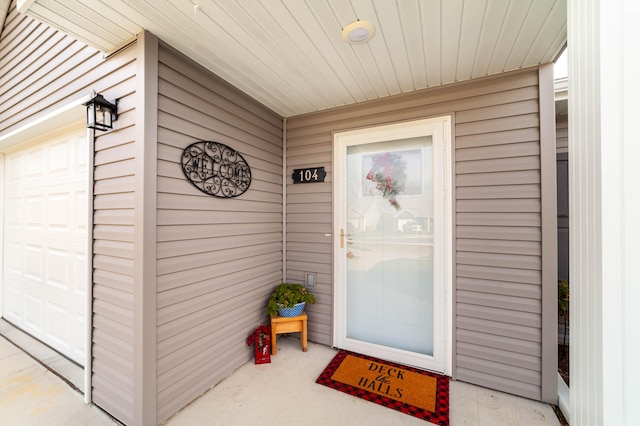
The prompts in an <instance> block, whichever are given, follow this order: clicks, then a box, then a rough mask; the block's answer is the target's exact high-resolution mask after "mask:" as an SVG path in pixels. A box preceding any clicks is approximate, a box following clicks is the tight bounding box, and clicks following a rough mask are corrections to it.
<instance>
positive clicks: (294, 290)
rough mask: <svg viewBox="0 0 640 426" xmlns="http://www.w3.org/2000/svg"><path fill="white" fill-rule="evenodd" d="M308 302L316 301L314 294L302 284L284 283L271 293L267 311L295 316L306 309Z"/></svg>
mask: <svg viewBox="0 0 640 426" xmlns="http://www.w3.org/2000/svg"><path fill="white" fill-rule="evenodd" d="M306 303H311V304H313V303H316V299H315V297H314V296H313V294H311V293H309V291H307V289H306V287H305V286H303V285H302V284H290V283H282V284H280V285H278V287H276V289H275V291H274V292H273V293H271V297H270V298H269V304H268V305H267V311H268V313H269V315H276V314H278V315H280V316H281V317H295V316H298V315H300V313H302V311H303V310H304V306H305V304H306Z"/></svg>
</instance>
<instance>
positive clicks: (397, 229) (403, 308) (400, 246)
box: [345, 136, 434, 356]
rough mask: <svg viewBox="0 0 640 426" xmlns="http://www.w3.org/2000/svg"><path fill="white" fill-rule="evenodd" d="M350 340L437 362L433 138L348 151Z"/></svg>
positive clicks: (393, 142) (349, 148)
mask: <svg viewBox="0 0 640 426" xmlns="http://www.w3.org/2000/svg"><path fill="white" fill-rule="evenodd" d="M347 185H348V187H347V205H346V208H347V211H346V218H347V229H346V231H345V233H346V234H347V235H346V244H347V245H346V250H347V309H346V312H347V321H346V337H347V338H349V339H355V340H359V341H363V342H368V343H373V344H377V345H382V346H387V347H391V348H395V349H401V350H406V351H410V352H415V353H419V354H424V355H429V356H431V355H433V345H434V344H433V340H434V336H433V329H434V315H433V253H434V251H433V241H434V240H433V226H434V224H433V216H434V214H433V149H432V139H431V136H423V137H416V138H408V139H402V140H393V141H385V142H376V143H368V144H360V145H351V146H348V147H347Z"/></svg>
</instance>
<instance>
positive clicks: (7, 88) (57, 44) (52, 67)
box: [0, 2, 136, 424]
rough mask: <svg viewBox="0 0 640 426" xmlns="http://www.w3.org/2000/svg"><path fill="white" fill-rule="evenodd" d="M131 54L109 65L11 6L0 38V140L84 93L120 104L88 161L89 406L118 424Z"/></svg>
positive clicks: (129, 322) (128, 266) (129, 275)
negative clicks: (91, 193)
mask: <svg viewBox="0 0 640 426" xmlns="http://www.w3.org/2000/svg"><path fill="white" fill-rule="evenodd" d="M135 63H136V57H135V49H133V48H129V49H126V50H124V51H122V52H120V53H118V54H117V55H114V56H113V57H111V58H109V59H105V58H104V57H103V54H102V53H100V52H98V51H96V50H94V49H92V48H90V47H87V46H85V45H84V44H82V43H79V42H77V41H75V40H73V39H72V38H70V37H68V36H65V35H63V34H62V33H60V32H58V31H56V30H54V29H52V28H50V27H48V26H47V25H45V24H42V23H39V22H38V21H36V20H34V19H32V18H29V17H26V16H25V15H21V14H19V13H17V11H16V9H15V2H12V5H11V8H10V12H9V15H8V16H7V20H6V22H5V27H4V30H3V31H2V38H1V40H0V134H3V133H6V132H10V131H11V130H14V129H16V128H19V127H21V126H23V125H25V124H27V123H29V122H31V121H33V120H35V119H38V118H39V117H41V116H44V115H46V114H48V113H50V112H51V111H53V110H55V109H57V108H60V107H61V106H64V105H67V104H69V103H70V102H73V101H74V100H76V99H80V98H82V97H84V96H88V95H89V93H90V92H91V90H92V89H95V90H96V91H98V92H100V93H102V94H103V95H104V96H105V97H106V98H107V99H114V98H116V97H118V98H120V103H119V112H120V116H119V118H118V121H117V122H116V123H115V127H116V129H117V130H113V131H110V132H107V133H102V132H97V134H96V136H97V137H96V140H95V155H94V165H95V167H94V176H93V178H94V218H93V222H94V228H93V237H94V241H93V266H94V272H93V289H92V291H93V297H94V302H93V341H92V355H93V360H92V395H93V401H94V402H95V403H96V404H97V405H99V406H100V407H102V408H103V409H104V410H106V411H108V412H109V413H110V414H112V415H113V416H114V417H116V418H118V419H119V420H121V421H122V422H125V423H128V424H130V423H131V422H132V419H133V414H134V402H133V401H134V395H133V381H134V378H133V365H134V363H133V359H134V354H133V352H134V350H133V343H134V337H133V336H134V327H133V317H134V313H133V306H134V298H135V294H134V279H133V265H134V253H133V229H134V227H133V208H134V192H133V191H134V149H133V147H134V143H135V138H134V127H135V123H134V117H135V114H134V113H133V111H134V110H135V108H134V106H135V103H136V96H135V94H136V88H135V84H134V77H135V73H136V68H135Z"/></svg>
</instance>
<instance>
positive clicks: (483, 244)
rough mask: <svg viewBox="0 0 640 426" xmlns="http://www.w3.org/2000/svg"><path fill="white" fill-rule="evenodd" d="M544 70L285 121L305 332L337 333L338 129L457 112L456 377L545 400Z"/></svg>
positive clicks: (290, 253) (291, 244)
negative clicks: (305, 178) (308, 279)
mask: <svg viewBox="0 0 640 426" xmlns="http://www.w3.org/2000/svg"><path fill="white" fill-rule="evenodd" d="M538 96H539V88H538V69H528V70H524V71H519V72H513V73H508V74H505V75H503V76H499V77H491V78H485V79H480V80H476V81H470V82H465V83H459V84H451V85H448V86H443V87H440V88H434V89H428V90H423V91H418V92H413V93H409V94H405V95H398V96H391V97H388V98H384V99H380V100H377V101H372V102H366V103H361V104H358V105H354V106H346V107H342V108H335V109H332V110H328V111H324V112H319V113H313V114H307V115H302V116H298V117H292V118H289V119H288V121H287V152H286V156H287V174H291V172H292V170H293V169H295V168H301V167H309V166H319V165H324V166H325V167H326V168H327V171H328V174H327V179H326V182H325V183H322V184H314V185H293V184H292V183H291V180H289V184H288V186H287V271H286V273H287V277H289V278H290V279H292V280H298V281H300V280H302V277H303V272H304V271H307V272H318V280H317V282H318V286H317V290H316V291H315V293H316V294H318V295H319V297H318V303H317V304H316V305H313V306H310V307H308V309H307V311H308V313H309V338H310V339H311V340H314V341H317V342H321V343H324V344H331V340H332V335H331V333H332V308H331V306H332V300H333V294H332V290H333V276H332V247H331V238H328V237H326V236H324V234H325V233H331V232H332V206H331V203H332V201H331V199H332V197H331V186H332V183H331V182H332V167H331V163H332V143H333V136H332V132H338V131H343V130H349V129H354V128H360V127H366V126H375V125H381V124H386V123H392V122H398V121H406V120H413V119H420V118H425V117H434V116H441V115H448V114H452V115H453V117H454V129H453V135H454V141H453V144H454V152H455V153H454V158H455V165H454V170H455V177H454V181H455V184H454V185H455V188H454V190H455V208H454V210H455V213H454V219H455V229H454V235H455V237H454V238H455V243H454V247H455V252H454V269H455V271H454V283H453V286H454V294H455V296H454V319H453V324H454V347H453V364H454V378H456V379H458V380H462V381H467V382H471V383H476V384H480V385H482V386H485V387H490V388H494V389H498V390H503V391H507V392H510V393H514V394H518V395H522V396H526V397H529V398H533V399H540V398H541V369H542V365H543V363H542V356H543V354H542V350H541V341H542V337H541V334H542V331H541V330H542V323H541V312H542V309H541V300H542V285H541V284H542V283H541V276H542V261H541V214H540V213H541V178H540V167H541V165H540V162H541V160H540V117H539V101H538Z"/></svg>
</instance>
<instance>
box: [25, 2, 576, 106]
mask: <svg viewBox="0 0 640 426" xmlns="http://www.w3.org/2000/svg"><path fill="white" fill-rule="evenodd" d="M18 10H19V11H20V12H23V13H26V14H28V15H31V16H33V17H35V18H37V19H39V20H41V21H44V22H46V23H49V24H50V25H52V26H54V27H57V28H59V29H61V30H63V31H64V32H66V33H67V34H70V35H71V36H73V37H75V38H77V39H78V40H81V41H83V42H85V43H87V44H88V45H90V46H93V47H95V48H97V49H99V50H101V51H103V52H105V53H110V52H113V51H115V50H117V49H118V48H119V47H121V46H123V45H124V44H126V43H127V42H129V41H131V40H132V39H133V38H135V35H136V34H138V33H139V32H141V31H142V30H143V29H146V30H148V31H150V32H151V33H153V34H155V35H156V36H158V37H159V38H160V39H161V40H163V41H165V42H166V43H168V44H169V45H171V46H173V47H174V48H175V49H177V50H179V51H181V52H183V53H184V54H185V55H187V56H188V57H190V58H191V59H193V60H194V61H196V62H198V63H200V64H202V65H203V66H205V67H206V68H208V69H209V70H211V71H212V72H214V73H215V74H217V75H219V76H220V77H222V78H223V79H225V80H226V81H228V82H229V83H231V84H233V85H234V86H236V87H238V88H239V89H240V90H242V91H243V92H245V93H247V94H249V95H250V96H252V97H253V98H255V99H257V100H258V101H260V102H262V103H263V104H265V105H266V106H268V107H269V108H271V109H273V110H274V111H275V112H277V113H279V114H280V115H282V116H285V117H288V116H294V115H298V114H303V113H307V112H312V111H318V110H324V109H327V108H332V107H336V106H340V105H346V104H351V103H355V102H361V101H365V100H370V99H376V98H381V97H384V96H389V95H394V94H398V93H405V92H411V91H414V90H418V89H423V88H426V87H433V86H440V85H443V84H447V83H452V82H456V81H463V80H468V79H472V78H477V77H482V76H486V75H491V74H497V73H501V72H505V71H510V70H515V69H519V68H525V67H529V66H533V65H538V64H544V63H548V62H552V61H554V60H555V59H556V57H557V56H558V55H559V53H560V52H561V51H562V49H563V48H564V46H565V45H566V40H567V7H566V0H396V1H394V0H262V1H257V0H108V1H107V0H104V1H98V0H76V1H69V0H18ZM358 19H360V20H367V21H370V22H372V23H373V25H374V26H375V28H376V33H375V35H374V37H373V38H372V39H371V40H370V41H369V42H368V43H365V44H360V45H350V44H347V43H345V42H344V41H343V40H342V37H341V30H342V28H343V27H344V26H346V25H347V24H349V23H350V22H352V21H355V20H358Z"/></svg>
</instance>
